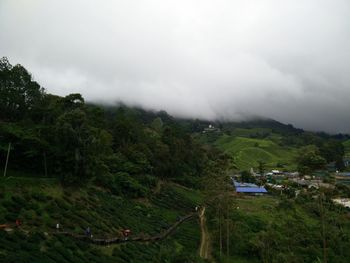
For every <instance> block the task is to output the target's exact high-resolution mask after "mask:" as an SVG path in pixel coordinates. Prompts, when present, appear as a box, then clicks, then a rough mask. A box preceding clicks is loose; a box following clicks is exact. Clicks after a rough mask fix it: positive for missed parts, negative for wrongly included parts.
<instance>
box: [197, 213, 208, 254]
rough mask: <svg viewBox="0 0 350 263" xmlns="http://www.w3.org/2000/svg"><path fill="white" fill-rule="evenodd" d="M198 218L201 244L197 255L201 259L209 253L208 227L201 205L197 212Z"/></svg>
mask: <svg viewBox="0 0 350 263" xmlns="http://www.w3.org/2000/svg"><path fill="white" fill-rule="evenodd" d="M199 220H200V226H201V245H200V248H199V256H200V257H201V258H203V259H209V257H210V256H209V255H210V242H209V234H208V228H207V224H206V218H205V207H203V208H202V209H201V211H200V213H199Z"/></svg>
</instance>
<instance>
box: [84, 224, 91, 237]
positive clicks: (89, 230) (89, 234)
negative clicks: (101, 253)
mask: <svg viewBox="0 0 350 263" xmlns="http://www.w3.org/2000/svg"><path fill="white" fill-rule="evenodd" d="M85 235H86V236H88V237H92V235H91V229H90V227H89V226H88V227H87V228H86V230H85Z"/></svg>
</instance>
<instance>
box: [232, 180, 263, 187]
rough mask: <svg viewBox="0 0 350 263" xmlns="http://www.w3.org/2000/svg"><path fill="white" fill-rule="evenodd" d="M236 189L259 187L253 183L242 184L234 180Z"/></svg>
mask: <svg viewBox="0 0 350 263" xmlns="http://www.w3.org/2000/svg"><path fill="white" fill-rule="evenodd" d="M232 181H233V184H234V186H235V187H258V186H257V185H256V184H251V183H240V182H237V181H235V180H232Z"/></svg>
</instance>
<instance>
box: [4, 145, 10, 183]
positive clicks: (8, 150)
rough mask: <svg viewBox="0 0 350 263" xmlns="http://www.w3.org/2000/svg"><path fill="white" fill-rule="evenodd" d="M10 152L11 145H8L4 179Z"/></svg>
mask: <svg viewBox="0 0 350 263" xmlns="http://www.w3.org/2000/svg"><path fill="white" fill-rule="evenodd" d="M10 150H11V143H9V147H8V149H7V156H6V163H5V170H4V177H5V176H6V172H7V164H8V162H9V157H10Z"/></svg>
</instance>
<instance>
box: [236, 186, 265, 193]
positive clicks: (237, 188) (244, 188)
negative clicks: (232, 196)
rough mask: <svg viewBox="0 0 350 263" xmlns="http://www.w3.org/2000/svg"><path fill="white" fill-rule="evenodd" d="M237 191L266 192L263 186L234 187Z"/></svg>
mask: <svg viewBox="0 0 350 263" xmlns="http://www.w3.org/2000/svg"><path fill="white" fill-rule="evenodd" d="M236 192H237V193H249V194H267V190H266V189H265V187H236Z"/></svg>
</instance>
